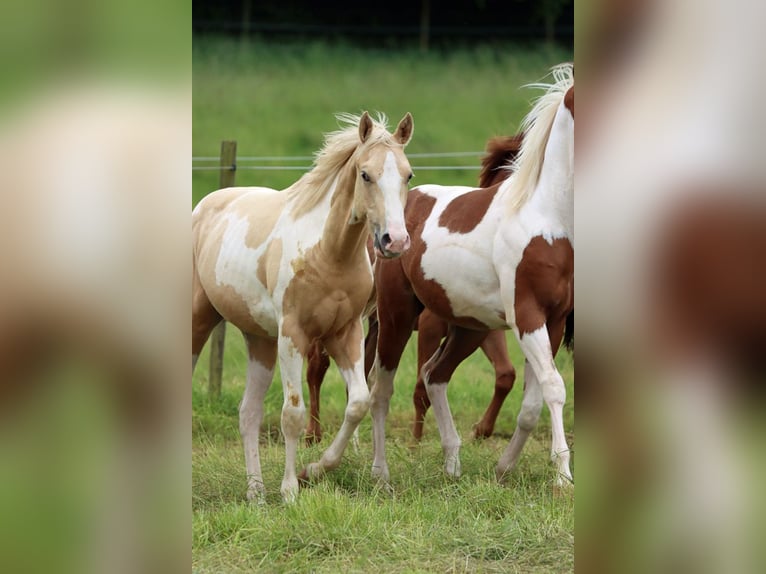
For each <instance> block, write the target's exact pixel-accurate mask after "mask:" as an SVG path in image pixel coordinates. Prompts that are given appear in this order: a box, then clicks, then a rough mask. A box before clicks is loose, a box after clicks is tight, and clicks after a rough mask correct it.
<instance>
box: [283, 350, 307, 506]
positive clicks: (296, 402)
mask: <svg viewBox="0 0 766 574" xmlns="http://www.w3.org/2000/svg"><path fill="white" fill-rule="evenodd" d="M279 368H280V373H281V376H282V391H283V393H284V403H283V404H282V434H283V435H284V437H285V475H284V477H283V478H282V488H281V492H282V498H283V499H284V501H285V502H292V501H294V500H295V498H296V497H297V496H298V476H297V474H296V472H295V464H296V461H297V458H298V440H299V439H300V436H301V433H302V432H303V428H304V426H305V418H306V406H305V405H304V403H303V387H302V386H301V376H302V374H303V356H302V355H301V354H300V353H299V352H298V349H296V347H295V345H293V342H292V340H291V339H290V338H289V337H285V336H282V335H280V337H279Z"/></svg>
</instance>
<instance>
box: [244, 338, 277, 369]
mask: <svg viewBox="0 0 766 574" xmlns="http://www.w3.org/2000/svg"><path fill="white" fill-rule="evenodd" d="M245 340H246V341H247V354H248V356H249V357H250V359H251V360H253V361H255V362H257V363H259V364H260V365H262V366H263V367H265V368H266V369H269V370H271V369H273V368H274V365H276V362H277V341H276V339H272V338H270V337H256V336H253V335H245Z"/></svg>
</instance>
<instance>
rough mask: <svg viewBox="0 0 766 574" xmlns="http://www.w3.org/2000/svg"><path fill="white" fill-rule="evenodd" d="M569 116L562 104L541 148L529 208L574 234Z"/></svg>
mask: <svg viewBox="0 0 766 574" xmlns="http://www.w3.org/2000/svg"><path fill="white" fill-rule="evenodd" d="M572 121H573V120H572V118H571V116H570V115H569V112H568V110H566V108H564V107H563V106H562V107H561V109H560V110H559V113H558V114H557V115H556V119H555V121H554V124H553V127H552V128H551V133H550V136H549V138H548V144H547V146H546V148H545V157H544V159H543V166H542V169H541V170H540V177H539V179H538V181H537V185H536V189H535V192H534V194H533V195H532V197H531V198H530V200H529V204H530V205H529V207H530V208H532V209H535V210H537V211H540V212H541V213H545V214H547V216H548V217H550V218H553V219H554V220H555V223H556V224H557V225H561V226H562V227H564V228H565V229H566V231H567V234H568V235H569V237H570V238H571V237H573V236H574V174H573V173H572V171H573V158H574V149H573V143H574V141H573V140H574V138H572V136H571V130H572V128H573V126H572V125H570V123H571V122H572Z"/></svg>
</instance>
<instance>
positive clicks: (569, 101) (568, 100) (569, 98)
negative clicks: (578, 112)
mask: <svg viewBox="0 0 766 574" xmlns="http://www.w3.org/2000/svg"><path fill="white" fill-rule="evenodd" d="M564 106H565V107H566V109H568V110H569V113H571V114H572V118H574V86H572V87H571V88H569V89H568V90H567V93H566V94H564Z"/></svg>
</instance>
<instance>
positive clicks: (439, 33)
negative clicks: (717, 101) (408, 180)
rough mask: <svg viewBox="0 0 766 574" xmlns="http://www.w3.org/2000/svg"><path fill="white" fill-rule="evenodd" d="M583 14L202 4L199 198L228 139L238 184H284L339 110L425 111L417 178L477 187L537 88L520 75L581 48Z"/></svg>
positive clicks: (418, 114) (417, 145)
mask: <svg viewBox="0 0 766 574" xmlns="http://www.w3.org/2000/svg"><path fill="white" fill-rule="evenodd" d="M572 14H573V13H572V4H571V2H570V1H569V0H551V1H546V2H500V1H491V0H488V1H480V0H477V1H475V2H474V1H472V2H460V3H450V2H437V1H431V0H424V1H422V2H386V3H375V2H373V3H359V2H322V3H321V5H319V4H316V3H314V2H309V1H304V2H284V3H271V2H251V1H249V0H244V1H242V2H234V1H233V2H202V1H199V2H195V3H194V22H193V28H194V42H193V56H194V80H195V81H194V87H193V90H194V104H193V106H194V112H193V113H194V122H193V130H194V132H193V145H194V157H195V160H194V170H195V171H194V202H195V203H196V201H198V200H199V199H200V198H201V197H202V196H203V195H205V194H206V193H209V192H210V191H212V190H214V189H216V188H217V187H218V173H217V172H216V168H215V167H212V169H211V166H215V164H216V163H218V162H217V160H218V155H219V153H220V142H221V141H222V140H224V139H229V140H236V141H237V146H238V148H237V149H238V151H237V156H238V170H237V174H236V183H237V184H238V185H264V186H267V187H273V188H276V189H283V188H285V187H287V186H288V185H289V184H291V183H292V182H294V181H295V180H296V179H298V177H299V176H300V175H301V174H302V173H303V172H304V171H306V169H307V167H308V166H309V165H310V164H311V155H312V154H313V153H314V152H315V151H317V150H318V149H319V148H320V147H321V144H322V135H323V134H324V133H325V132H329V131H333V130H335V129H337V127H338V125H337V122H336V121H335V118H334V115H335V114H336V113H339V112H350V113H360V112H361V111H363V110H369V111H371V112H372V111H379V112H383V113H385V114H387V115H388V116H389V117H390V121H391V122H392V123H395V122H397V121H398V120H399V118H401V117H402V116H403V115H404V114H405V113H406V112H407V111H409V112H411V113H412V114H413V117H414V119H415V130H416V134H417V135H416V137H415V138H413V140H412V142H411V144H410V146H409V147H408V152H409V154H410V157H413V156H412V154H415V156H414V158H416V159H417V161H413V166H414V173H415V179H414V180H413V183H415V184H417V183H426V182H428V181H436V179H438V181H440V182H441V183H444V184H450V183H460V184H464V185H472V184H474V183H475V182H476V179H477V176H478V166H479V159H480V157H481V154H482V152H483V150H484V145H485V143H486V140H487V139H488V138H489V137H490V136H493V135H499V134H507V135H510V134H512V133H515V131H516V129H517V126H518V123H519V121H520V120H521V118H522V117H523V116H524V114H525V113H526V112H527V111H528V109H529V102H530V101H531V100H532V99H533V98H534V97H536V96H537V95H538V93H537V92H536V91H535V90H529V89H524V88H522V86H523V85H524V84H527V83H530V82H535V81H539V80H541V79H542V78H543V77H544V76H545V75H546V74H547V72H548V70H549V68H550V67H551V66H552V65H555V64H557V63H560V62H562V61H567V60H571V59H572V58H573V51H572V48H573V40H574V30H573V15H572ZM392 127H393V126H392ZM418 154H428V155H427V156H425V157H418ZM434 154H435V157H434ZM264 158H273V159H264ZM418 166H425V167H426V168H433V167H437V168H439V169H438V170H427V169H420V170H419V169H418ZM450 166H455V169H452V170H448V169H445V168H446V167H450Z"/></svg>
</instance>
